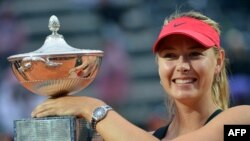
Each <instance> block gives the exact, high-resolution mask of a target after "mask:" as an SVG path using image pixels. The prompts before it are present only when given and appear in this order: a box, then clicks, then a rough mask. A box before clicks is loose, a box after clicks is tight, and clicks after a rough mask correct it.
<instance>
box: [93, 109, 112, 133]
mask: <svg viewBox="0 0 250 141" xmlns="http://www.w3.org/2000/svg"><path fill="white" fill-rule="evenodd" d="M110 110H112V108H111V107H110V106H109V105H104V106H100V107H97V108H96V109H95V110H94V112H93V114H92V119H91V126H92V129H94V130H95V129H96V124H97V123H98V122H99V121H101V120H102V119H104V118H105V117H106V115H107V113H108V111H110Z"/></svg>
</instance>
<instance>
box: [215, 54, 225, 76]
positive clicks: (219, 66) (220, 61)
mask: <svg viewBox="0 0 250 141" xmlns="http://www.w3.org/2000/svg"><path fill="white" fill-rule="evenodd" d="M224 60H225V51H224V50H223V49H220V50H219V51H218V58H217V62H216V69H215V73H216V74H218V73H220V71H221V69H222V67H223V65H224Z"/></svg>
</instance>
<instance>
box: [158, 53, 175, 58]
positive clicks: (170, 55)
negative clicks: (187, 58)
mask: <svg viewBox="0 0 250 141" xmlns="http://www.w3.org/2000/svg"><path fill="white" fill-rule="evenodd" d="M161 57H162V58H166V59H175V58H177V57H178V56H177V55H176V54H175V53H164V54H162V55H161Z"/></svg>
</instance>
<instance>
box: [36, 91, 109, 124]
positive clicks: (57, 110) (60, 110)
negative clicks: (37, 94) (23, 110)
mask: <svg viewBox="0 0 250 141" xmlns="http://www.w3.org/2000/svg"><path fill="white" fill-rule="evenodd" d="M104 104H105V103H104V102H102V101H101V100H98V99H95V98H91V97H86V96H64V97H59V98H51V99H47V100H46V101H44V102H43V103H42V104H40V105H38V106H37V107H36V108H35V109H34V110H33V112H32V114H31V116H32V117H37V118H39V117H46V116H63V115H74V116H77V117H83V118H85V119H87V120H88V121H90V119H91V115H92V111H93V110H94V109H95V108H96V107H98V106H101V105H104Z"/></svg>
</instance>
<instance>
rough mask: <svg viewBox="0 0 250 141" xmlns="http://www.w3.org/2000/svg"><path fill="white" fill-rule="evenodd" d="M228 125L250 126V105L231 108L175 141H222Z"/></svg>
mask: <svg viewBox="0 0 250 141" xmlns="http://www.w3.org/2000/svg"><path fill="white" fill-rule="evenodd" d="M226 124H243V125H244V124H246V125H249V124H250V105H240V106H234V107H232V108H229V109H227V110H225V111H223V112H222V113H221V114H219V115H218V116H216V117H215V118H214V119H213V120H211V121H210V122H209V123H208V124H206V125H205V126H203V127H202V128H200V129H199V130H196V131H194V132H192V133H189V134H186V135H183V136H180V137H179V138H176V139H175V140H174V141H186V140H192V141H201V140H202V141H221V140H223V137H224V125H226Z"/></svg>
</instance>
